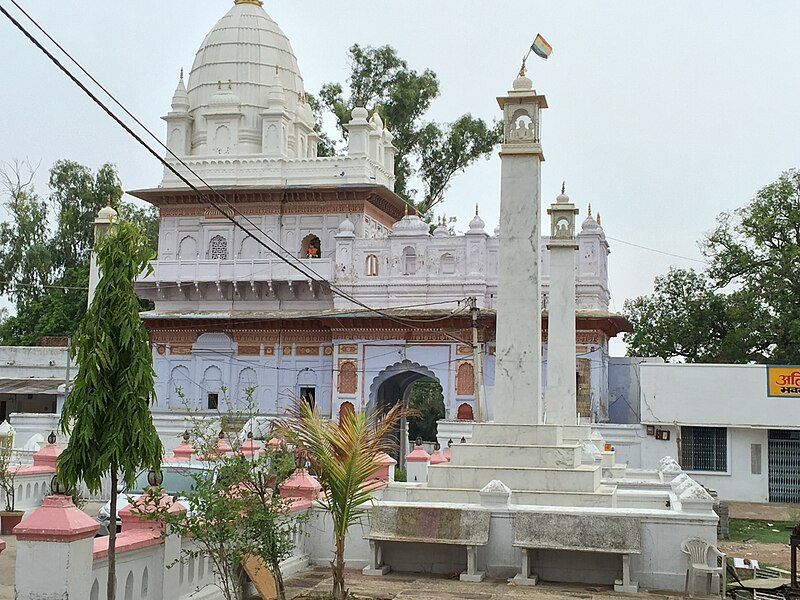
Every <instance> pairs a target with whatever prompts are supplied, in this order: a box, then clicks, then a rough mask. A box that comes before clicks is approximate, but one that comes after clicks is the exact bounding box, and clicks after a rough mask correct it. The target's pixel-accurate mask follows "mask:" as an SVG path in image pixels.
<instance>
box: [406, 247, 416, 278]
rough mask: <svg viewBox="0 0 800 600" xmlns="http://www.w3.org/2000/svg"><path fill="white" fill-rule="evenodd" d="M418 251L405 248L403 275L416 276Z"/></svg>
mask: <svg viewBox="0 0 800 600" xmlns="http://www.w3.org/2000/svg"><path fill="white" fill-rule="evenodd" d="M416 273H417V251H416V250H414V248H412V247H411V246H406V247H405V248H403V275H416Z"/></svg>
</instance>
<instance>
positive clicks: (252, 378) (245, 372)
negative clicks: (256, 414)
mask: <svg viewBox="0 0 800 600" xmlns="http://www.w3.org/2000/svg"><path fill="white" fill-rule="evenodd" d="M257 388H258V376H257V375H256V372H255V369H251V368H250V367H246V368H244V369H242V370H241V371H240V372H239V385H238V387H237V390H236V398H235V400H234V401H235V403H236V408H237V409H239V410H243V411H246V410H249V409H250V406H248V403H249V402H252V404H253V408H255V404H256V389H257Z"/></svg>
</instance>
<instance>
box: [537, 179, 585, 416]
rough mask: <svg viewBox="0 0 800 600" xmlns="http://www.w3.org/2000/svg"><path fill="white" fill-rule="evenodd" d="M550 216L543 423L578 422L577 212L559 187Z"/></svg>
mask: <svg viewBox="0 0 800 600" xmlns="http://www.w3.org/2000/svg"><path fill="white" fill-rule="evenodd" d="M547 213H548V214H549V215H550V223H551V227H550V242H549V243H548V245H547V248H548V249H549V250H550V294H549V297H548V302H547V367H546V368H547V386H546V388H545V394H544V398H545V420H546V422H547V423H552V424H556V425H574V424H575V423H576V420H577V416H576V414H577V400H576V398H577V396H576V388H577V381H576V375H575V373H576V364H575V252H576V250H577V249H578V246H577V244H576V243H575V216H576V215H577V214H578V210H577V209H576V208H575V205H574V204H571V203H570V201H569V197H568V196H567V195H566V193H565V192H564V188H563V187H562V188H561V194H560V195H559V196H558V198H557V199H556V202H555V203H554V204H552V205H551V206H550V208H549V209H548V210H547Z"/></svg>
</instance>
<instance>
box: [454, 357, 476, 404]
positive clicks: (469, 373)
mask: <svg viewBox="0 0 800 600" xmlns="http://www.w3.org/2000/svg"><path fill="white" fill-rule="evenodd" d="M456 394H457V395H458V396H474V395H475V369H474V368H473V366H472V363H470V362H462V363H459V364H458V369H457V370H456Z"/></svg>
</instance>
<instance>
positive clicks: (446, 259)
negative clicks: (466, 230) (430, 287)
mask: <svg viewBox="0 0 800 600" xmlns="http://www.w3.org/2000/svg"><path fill="white" fill-rule="evenodd" d="M455 272H456V259H455V257H454V256H453V255H452V254H450V253H449V252H447V253H445V254H442V274H443V275H453V274H454V273H455Z"/></svg>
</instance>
